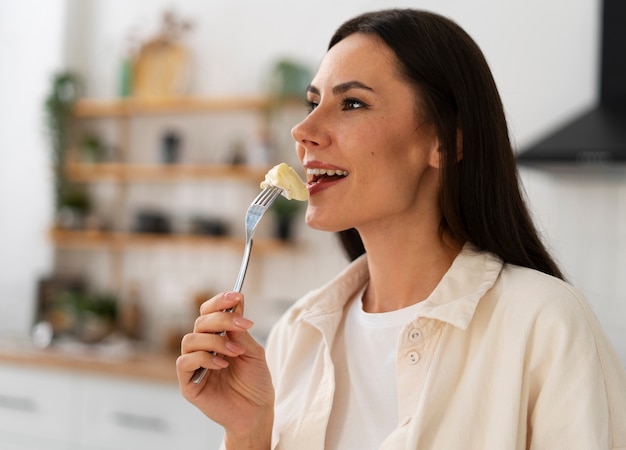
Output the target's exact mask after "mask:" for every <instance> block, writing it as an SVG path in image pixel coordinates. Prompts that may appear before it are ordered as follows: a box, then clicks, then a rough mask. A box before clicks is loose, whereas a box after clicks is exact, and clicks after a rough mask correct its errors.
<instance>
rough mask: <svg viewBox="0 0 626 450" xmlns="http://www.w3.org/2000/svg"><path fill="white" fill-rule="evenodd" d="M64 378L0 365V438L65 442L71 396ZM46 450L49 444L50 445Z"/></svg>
mask: <svg viewBox="0 0 626 450" xmlns="http://www.w3.org/2000/svg"><path fill="white" fill-rule="evenodd" d="M72 384H73V383H72V379H71V377H68V376H67V374H61V373H58V372H53V371H49V370H45V371H42V372H38V371H36V370H32V369H21V368H17V367H12V366H8V365H3V364H0V435H2V436H3V439H4V438H9V437H10V436H13V437H14V438H15V439H16V440H19V439H21V437H24V436H28V437H29V438H30V439H33V440H38V439H44V440H51V441H65V440H66V439H67V436H68V433H69V431H70V424H71V422H72V411H73V408H74V407H75V402H74V399H75V393H74V392H73V389H72ZM49 447H50V448H53V444H52V443H50V446H49Z"/></svg>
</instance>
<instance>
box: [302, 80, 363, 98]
mask: <svg viewBox="0 0 626 450" xmlns="http://www.w3.org/2000/svg"><path fill="white" fill-rule="evenodd" d="M350 89H364V90H366V91H371V92H374V89H372V88H371V87H369V86H368V85H367V84H363V83H361V82H360V81H346V82H345V83H341V84H338V85H337V86H334V87H333V94H335V95H338V94H344V93H346V92H348V91H349V90H350ZM306 90H307V92H311V93H312V94H316V95H320V90H319V89H318V88H316V87H315V86H313V85H311V84H309V85H308V86H307V88H306Z"/></svg>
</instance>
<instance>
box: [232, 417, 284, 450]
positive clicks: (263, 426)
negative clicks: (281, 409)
mask: <svg viewBox="0 0 626 450" xmlns="http://www.w3.org/2000/svg"><path fill="white" fill-rule="evenodd" d="M273 423H274V414H273V411H272V412H270V413H267V414H264V415H263V417H262V419H261V420H260V422H259V423H258V424H257V426H255V427H254V429H252V430H247V431H246V432H245V433H241V430H232V431H226V433H225V436H224V446H225V448H226V450H244V449H245V450H270V449H271V447H272V426H273Z"/></svg>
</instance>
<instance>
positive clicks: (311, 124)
mask: <svg viewBox="0 0 626 450" xmlns="http://www.w3.org/2000/svg"><path fill="white" fill-rule="evenodd" d="M291 136H293V138H294V140H295V141H296V144H297V148H298V149H299V148H300V147H305V148H307V149H314V148H324V147H327V146H328V145H330V141H331V139H330V135H329V130H327V129H326V127H325V126H324V122H323V120H322V117H321V116H320V114H319V108H318V109H316V110H314V111H312V112H311V113H309V115H307V116H306V117H305V118H304V119H303V120H302V121H301V122H300V123H299V124H297V125H295V126H294V127H293V128H292V129H291Z"/></svg>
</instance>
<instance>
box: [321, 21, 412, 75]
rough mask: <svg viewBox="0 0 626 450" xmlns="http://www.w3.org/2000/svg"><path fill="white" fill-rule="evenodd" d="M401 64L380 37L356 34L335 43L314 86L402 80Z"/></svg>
mask: <svg viewBox="0 0 626 450" xmlns="http://www.w3.org/2000/svg"><path fill="white" fill-rule="evenodd" d="M399 72H400V71H399V63H398V61H397V58H396V56H395V54H394V53H393V51H392V50H391V49H390V48H389V47H388V46H387V45H386V44H385V43H384V42H383V41H382V40H381V39H380V38H378V37H377V36H374V35H370V34H364V33H354V34H351V35H350V36H348V37H346V38H345V39H343V40H341V41H339V42H338V43H337V44H335V45H334V46H333V47H332V48H331V49H330V50H328V52H327V53H326V55H325V56H324V59H323V60H322V63H321V64H320V67H319V69H318V71H317V74H316V75H315V78H314V80H313V84H314V85H323V84H324V83H341V82H345V81H348V80H359V81H363V82H365V83H368V82H369V83H374V82H376V81H380V82H383V81H384V80H385V79H387V80H389V79H395V80H397V81H401V77H400V76H399Z"/></svg>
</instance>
